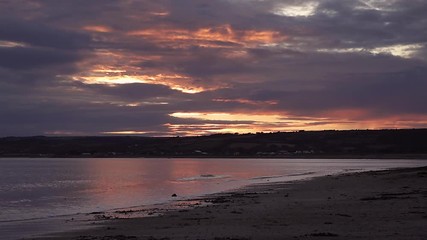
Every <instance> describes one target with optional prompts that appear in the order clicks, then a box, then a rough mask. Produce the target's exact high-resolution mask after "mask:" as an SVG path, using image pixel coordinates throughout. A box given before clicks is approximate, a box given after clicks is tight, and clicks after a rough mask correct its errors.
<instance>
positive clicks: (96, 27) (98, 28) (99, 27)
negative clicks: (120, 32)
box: [82, 25, 113, 33]
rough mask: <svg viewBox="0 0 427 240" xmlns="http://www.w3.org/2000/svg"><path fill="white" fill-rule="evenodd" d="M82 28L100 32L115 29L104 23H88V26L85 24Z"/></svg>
mask: <svg viewBox="0 0 427 240" xmlns="http://www.w3.org/2000/svg"><path fill="white" fill-rule="evenodd" d="M82 29H83V30H85V31H89V32H98V33H109V32H112V31H113V29H111V28H110V27H108V26H104V25H88V26H84V27H83V28H82Z"/></svg>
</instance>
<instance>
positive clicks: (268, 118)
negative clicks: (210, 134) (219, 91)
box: [170, 112, 283, 123]
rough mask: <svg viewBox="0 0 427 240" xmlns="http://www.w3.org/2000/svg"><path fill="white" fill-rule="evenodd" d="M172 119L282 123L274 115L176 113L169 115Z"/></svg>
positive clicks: (278, 117) (278, 116)
mask: <svg viewBox="0 0 427 240" xmlns="http://www.w3.org/2000/svg"><path fill="white" fill-rule="evenodd" d="M170 116H172V117H177V118H187V119H201V120H211V121H251V122H264V123H277V122H283V120H282V116H280V115H275V114H271V115H268V114H265V115H264V114H245V113H215V112H213V113H200V112H176V113H172V114H170Z"/></svg>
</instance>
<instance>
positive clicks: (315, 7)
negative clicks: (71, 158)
mask: <svg viewBox="0 0 427 240" xmlns="http://www.w3.org/2000/svg"><path fill="white" fill-rule="evenodd" d="M426 12H427V1H426V0H156V1H152V0H150V1H149V0H73V1H68V0H2V1H0V136H32V135H53V136H55V135H58V136H68V135H70V136H74V135H146V136H190V135H207V134H215V133H248V132H276V131H296V130H324V129H336V130H342V129H395V128H426V127H427V100H426V99H427V98H426V96H427V27H426V26H427V14H426Z"/></svg>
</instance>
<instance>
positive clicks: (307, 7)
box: [273, 2, 319, 17]
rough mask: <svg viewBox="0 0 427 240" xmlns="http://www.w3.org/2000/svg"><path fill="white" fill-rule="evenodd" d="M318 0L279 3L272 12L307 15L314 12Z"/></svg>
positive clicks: (282, 14)
mask: <svg viewBox="0 0 427 240" xmlns="http://www.w3.org/2000/svg"><path fill="white" fill-rule="evenodd" d="M318 6H319V3H318V2H306V3H302V4H298V5H292V4H288V3H287V4H281V5H279V6H278V7H277V8H276V9H275V10H274V12H273V13H274V14H276V15H280V16H286V17H309V16H312V15H314V14H315V12H316V9H317V7H318Z"/></svg>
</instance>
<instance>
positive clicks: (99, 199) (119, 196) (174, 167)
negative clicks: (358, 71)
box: [0, 158, 427, 239]
mask: <svg viewBox="0 0 427 240" xmlns="http://www.w3.org/2000/svg"><path fill="white" fill-rule="evenodd" d="M420 166H427V160H406V159H404V160H403V159H392V160H390V159H225V158H220V159H217V158H216V159H212V158H203V159H197V158H180V159H169V158H149V159H147V158H105V159H103V158H0V239H22V238H29V237H34V236H41V235H44V234H48V233H53V232H61V231H70V230H74V229H80V228H84V227H90V224H89V223H91V218H93V216H92V215H95V214H97V213H98V214H100V213H103V214H102V216H104V217H105V215H108V213H114V212H124V213H126V211H129V212H130V210H132V211H134V210H135V209H150V208H153V206H162V208H167V207H166V206H169V207H170V208H173V206H178V205H176V203H177V202H180V201H183V202H184V201H185V200H189V199H194V198H196V197H199V196H204V195H207V194H212V193H219V192H223V191H229V190H233V189H238V188H242V187H245V186H248V185H251V184H263V183H270V182H279V181H280V182H286V181H288V182H290V181H297V180H305V179H309V178H313V177H318V176H324V175H334V174H340V173H349V172H362V171H370V170H383V169H392V168H403V167H420ZM175 195H176V196H175ZM174 204H175V205H174ZM171 206H172V207H171ZM135 212H138V211H135ZM140 212H144V211H140ZM108 218H109V217H108ZM77 220H79V221H77Z"/></svg>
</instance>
